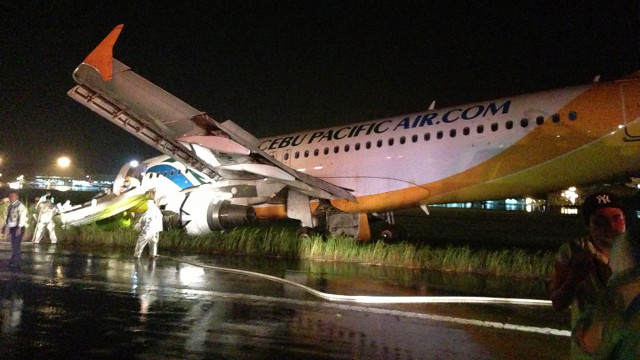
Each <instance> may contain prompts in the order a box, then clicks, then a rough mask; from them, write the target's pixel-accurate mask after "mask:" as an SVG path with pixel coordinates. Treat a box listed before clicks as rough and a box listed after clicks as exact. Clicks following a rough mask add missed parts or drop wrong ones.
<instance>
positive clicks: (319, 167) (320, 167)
mask: <svg viewBox="0 0 640 360" xmlns="http://www.w3.org/2000/svg"><path fill="white" fill-rule="evenodd" d="M313 170H322V166H314V167H313ZM0 176H2V174H0Z"/></svg>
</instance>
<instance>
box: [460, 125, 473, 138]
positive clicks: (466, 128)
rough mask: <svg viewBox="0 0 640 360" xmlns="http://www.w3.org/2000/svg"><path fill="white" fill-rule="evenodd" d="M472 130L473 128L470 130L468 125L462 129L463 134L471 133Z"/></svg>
mask: <svg viewBox="0 0 640 360" xmlns="http://www.w3.org/2000/svg"><path fill="white" fill-rule="evenodd" d="M470 132H471V130H469V127H468V126H465V127H464V129H462V134H463V135H465V136H467V135H469V133H470Z"/></svg>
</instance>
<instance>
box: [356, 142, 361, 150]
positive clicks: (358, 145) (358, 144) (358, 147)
mask: <svg viewBox="0 0 640 360" xmlns="http://www.w3.org/2000/svg"><path fill="white" fill-rule="evenodd" d="M359 150H360V143H356V151H359Z"/></svg>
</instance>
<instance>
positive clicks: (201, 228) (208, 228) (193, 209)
mask: <svg viewBox="0 0 640 360" xmlns="http://www.w3.org/2000/svg"><path fill="white" fill-rule="evenodd" d="M165 210H168V211H171V212H173V213H175V214H176V216H175V218H174V219H172V220H173V221H171V222H172V223H174V224H176V225H177V226H178V227H181V228H183V229H184V230H185V232H186V233H187V234H189V235H200V234H206V233H210V232H212V231H218V230H224V229H230V228H234V227H236V226H240V225H243V224H247V223H251V222H253V221H255V220H256V211H255V209H254V208H252V207H249V206H244V205H235V204H232V203H230V202H229V201H228V200H225V199H224V198H223V197H222V196H221V194H220V193H219V192H218V191H216V190H214V189H206V188H203V189H196V190H193V191H190V192H187V193H181V194H179V196H175V197H172V198H171V199H167V205H166V207H165Z"/></svg>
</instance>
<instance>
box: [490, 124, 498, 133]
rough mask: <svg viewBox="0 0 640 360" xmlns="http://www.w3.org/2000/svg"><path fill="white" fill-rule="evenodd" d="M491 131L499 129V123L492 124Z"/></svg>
mask: <svg viewBox="0 0 640 360" xmlns="http://www.w3.org/2000/svg"><path fill="white" fill-rule="evenodd" d="M491 131H493V132H495V131H498V123H493V124H491Z"/></svg>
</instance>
